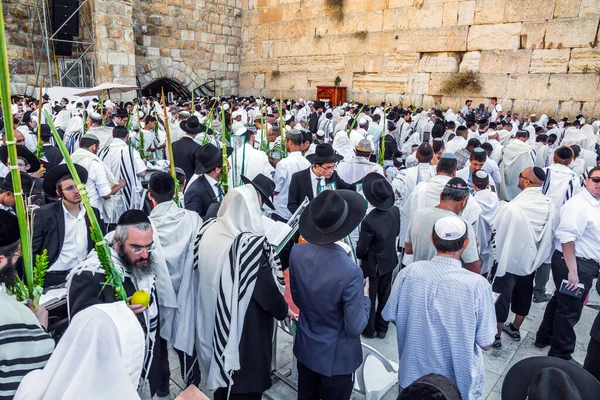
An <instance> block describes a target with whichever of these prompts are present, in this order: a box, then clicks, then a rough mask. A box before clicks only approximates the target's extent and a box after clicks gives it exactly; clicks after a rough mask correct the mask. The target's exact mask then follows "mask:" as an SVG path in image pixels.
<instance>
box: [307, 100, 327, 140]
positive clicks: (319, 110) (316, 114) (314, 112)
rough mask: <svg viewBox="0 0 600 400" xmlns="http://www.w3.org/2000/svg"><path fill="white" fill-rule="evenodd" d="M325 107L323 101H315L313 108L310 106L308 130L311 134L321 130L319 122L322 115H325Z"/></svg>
mask: <svg viewBox="0 0 600 400" xmlns="http://www.w3.org/2000/svg"><path fill="white" fill-rule="evenodd" d="M324 107H325V103H323V102H322V101H315V102H314V103H313V105H312V106H310V110H311V113H310V116H309V117H308V129H309V130H310V132H311V133H313V134H315V133H317V131H318V130H319V121H320V118H321V114H323V108H324Z"/></svg>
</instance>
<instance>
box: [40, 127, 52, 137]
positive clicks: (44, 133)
mask: <svg viewBox="0 0 600 400" xmlns="http://www.w3.org/2000/svg"><path fill="white" fill-rule="evenodd" d="M40 136H41V137H43V138H48V137H52V131H51V130H50V126H49V125H47V124H41V125H40Z"/></svg>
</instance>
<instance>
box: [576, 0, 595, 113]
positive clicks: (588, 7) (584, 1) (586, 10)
mask: <svg viewBox="0 0 600 400" xmlns="http://www.w3.org/2000/svg"><path fill="white" fill-rule="evenodd" d="M598 14H600V2H599V1H598V0H581V7H580V8H579V16H580V17H588V16H595V15H598ZM596 109H598V107H596Z"/></svg>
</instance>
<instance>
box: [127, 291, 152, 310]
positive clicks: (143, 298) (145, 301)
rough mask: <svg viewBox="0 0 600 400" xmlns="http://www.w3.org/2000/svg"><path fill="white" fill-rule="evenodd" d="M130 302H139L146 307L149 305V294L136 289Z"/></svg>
mask: <svg viewBox="0 0 600 400" xmlns="http://www.w3.org/2000/svg"><path fill="white" fill-rule="evenodd" d="M131 304H141V305H143V306H144V307H146V308H148V305H150V294H148V292H146V291H145V290H138V291H137V292H135V293H134V294H133V296H131Z"/></svg>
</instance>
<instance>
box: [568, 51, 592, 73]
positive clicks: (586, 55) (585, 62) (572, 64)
mask: <svg viewBox="0 0 600 400" xmlns="http://www.w3.org/2000/svg"><path fill="white" fill-rule="evenodd" d="M569 72H570V73H574V72H576V73H600V49H573V50H571V59H570V61H569Z"/></svg>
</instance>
